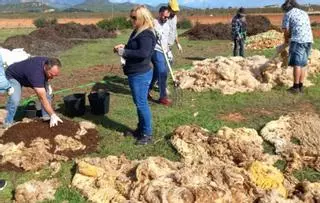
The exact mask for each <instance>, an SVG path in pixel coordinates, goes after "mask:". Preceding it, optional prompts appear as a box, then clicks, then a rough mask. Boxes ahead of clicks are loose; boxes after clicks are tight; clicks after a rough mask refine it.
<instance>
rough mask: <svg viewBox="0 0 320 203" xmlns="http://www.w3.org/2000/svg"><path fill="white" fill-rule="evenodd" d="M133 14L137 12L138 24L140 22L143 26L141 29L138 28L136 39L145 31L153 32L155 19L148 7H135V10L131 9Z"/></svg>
mask: <svg viewBox="0 0 320 203" xmlns="http://www.w3.org/2000/svg"><path fill="white" fill-rule="evenodd" d="M132 12H136V15H137V22H139V24H141V26H140V27H139V28H137V30H136V34H135V36H134V37H136V36H137V35H139V34H140V33H141V32H143V31H144V30H147V29H150V30H153V28H154V23H153V19H154V18H153V16H152V14H151V12H150V11H149V10H148V9H147V7H146V6H144V5H138V6H135V7H134V8H133V9H131V11H130V13H132Z"/></svg>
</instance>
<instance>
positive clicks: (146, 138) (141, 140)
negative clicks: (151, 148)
mask: <svg viewBox="0 0 320 203" xmlns="http://www.w3.org/2000/svg"><path fill="white" fill-rule="evenodd" d="M147 144H152V136H151V135H149V136H148V135H142V136H141V137H139V138H138V139H137V142H136V145H147Z"/></svg>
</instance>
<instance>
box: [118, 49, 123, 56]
mask: <svg viewBox="0 0 320 203" xmlns="http://www.w3.org/2000/svg"><path fill="white" fill-rule="evenodd" d="M117 51H118V52H117V53H118V55H119V56H123V54H124V48H122V47H120V48H119V49H118V50H117Z"/></svg>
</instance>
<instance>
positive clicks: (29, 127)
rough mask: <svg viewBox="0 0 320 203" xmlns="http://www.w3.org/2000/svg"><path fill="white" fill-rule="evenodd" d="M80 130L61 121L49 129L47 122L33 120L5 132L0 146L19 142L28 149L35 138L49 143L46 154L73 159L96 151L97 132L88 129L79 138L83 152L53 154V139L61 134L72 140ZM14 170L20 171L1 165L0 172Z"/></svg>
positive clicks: (76, 124) (0, 140)
mask: <svg viewBox="0 0 320 203" xmlns="http://www.w3.org/2000/svg"><path fill="white" fill-rule="evenodd" d="M79 129H80V125H79V124H78V123H76V122H73V121H70V120H65V119H63V123H60V124H59V125H58V126H56V127H53V128H50V127H49V124H48V123H47V122H43V121H42V120H35V121H32V122H29V123H19V124H16V125H14V126H12V127H11V128H9V129H8V130H6V131H5V132H4V134H3V136H2V137H1V138H0V143H1V144H7V143H10V142H12V143H14V144H19V143H20V142H24V143H25V147H28V148H29V147H30V144H31V143H32V141H33V140H35V139H36V138H39V137H40V138H43V139H47V140H49V141H50V146H52V147H51V148H50V149H48V152H50V153H52V154H58V155H62V156H65V157H68V158H69V159H70V158H74V157H77V156H80V155H83V154H88V153H91V152H94V151H96V149H97V146H98V141H99V137H98V131H97V130H95V129H88V130H87V133H86V134H85V136H81V139H79V140H78V141H80V142H81V143H82V144H83V145H85V146H86V148H85V149H84V150H77V151H72V150H65V151H58V152H55V149H56V146H57V143H56V142H55V140H54V138H55V137H56V136H57V135H59V134H61V135H63V136H66V137H71V138H73V139H74V137H75V135H76V132H77V131H78V130H79ZM7 169H10V170H16V171H21V169H20V168H17V167H15V166H13V165H12V164H7V165H1V166H0V171H4V170H7Z"/></svg>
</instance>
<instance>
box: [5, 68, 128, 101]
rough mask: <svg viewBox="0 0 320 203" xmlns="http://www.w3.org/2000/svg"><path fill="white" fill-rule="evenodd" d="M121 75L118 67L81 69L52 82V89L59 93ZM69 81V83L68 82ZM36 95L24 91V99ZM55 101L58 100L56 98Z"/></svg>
mask: <svg viewBox="0 0 320 203" xmlns="http://www.w3.org/2000/svg"><path fill="white" fill-rule="evenodd" d="M109 74H112V75H119V76H122V75H123V72H122V68H120V67H119V66H116V65H98V66H93V67H89V68H84V69H79V70H74V71H72V74H70V73H63V72H62V74H61V75H60V76H59V77H56V78H55V79H54V80H52V88H53V89H54V91H58V90H61V89H64V88H73V87H76V86H79V85H84V84H87V83H90V82H93V81H101V80H103V78H104V77H105V76H106V75H109ZM66 81H68V82H66ZM31 95H34V91H33V90H32V89H31V88H24V89H23V91H22V99H23V98H27V97H29V96H31ZM55 99H57V98H56V97H55ZM5 102H6V97H5V96H4V95H3V94H1V95H0V103H1V104H4V103H5Z"/></svg>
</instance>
